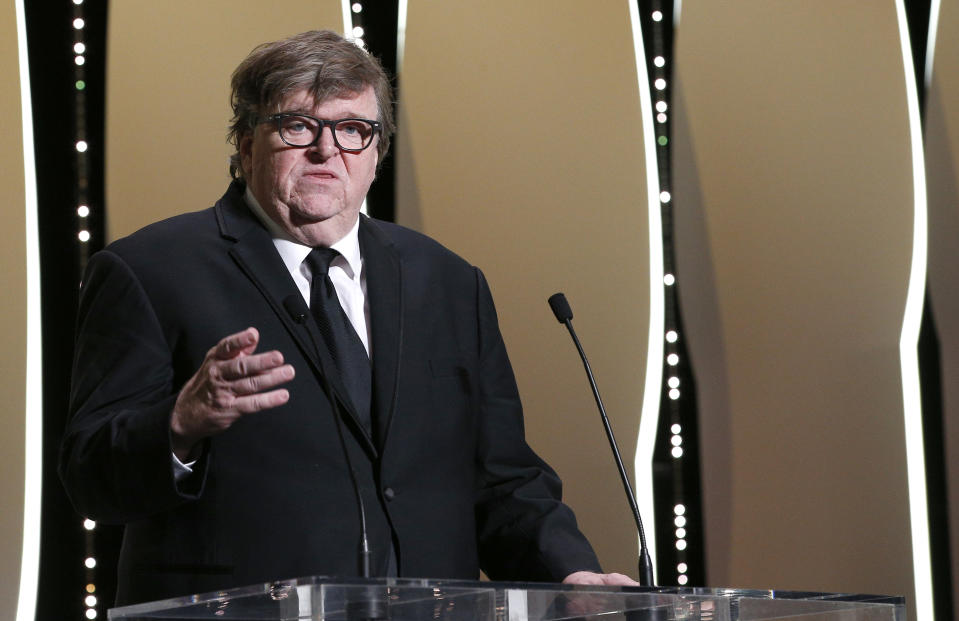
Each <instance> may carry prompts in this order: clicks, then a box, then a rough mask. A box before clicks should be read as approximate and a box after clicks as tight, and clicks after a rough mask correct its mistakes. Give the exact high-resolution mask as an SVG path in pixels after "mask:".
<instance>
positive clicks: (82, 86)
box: [76, 80, 87, 91]
mask: <svg viewBox="0 0 959 621" xmlns="http://www.w3.org/2000/svg"><path fill="white" fill-rule="evenodd" d="M76 87H77V90H78V91H82V90H83V89H85V88H86V87H87V83H86V82H84V81H83V80H77V83H76Z"/></svg>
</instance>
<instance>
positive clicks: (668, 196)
mask: <svg viewBox="0 0 959 621" xmlns="http://www.w3.org/2000/svg"><path fill="white" fill-rule="evenodd" d="M672 198H673V195H672V194H670V193H669V192H660V193H659V200H660V201H662V202H664V203H668V202H669V201H671V200H672Z"/></svg>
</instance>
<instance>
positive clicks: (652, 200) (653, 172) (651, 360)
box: [627, 0, 664, 576]
mask: <svg viewBox="0 0 959 621" xmlns="http://www.w3.org/2000/svg"><path fill="white" fill-rule="evenodd" d="M627 5H628V6H629V18H630V23H631V29H632V33H633V52H634V54H635V56H636V86H637V87H638V90H639V107H640V113H641V118H642V123H643V136H644V138H645V141H644V154H645V158H646V191H647V197H646V207H645V209H646V212H647V213H648V214H649V219H648V228H649V231H648V235H649V279H650V280H649V282H650V288H649V334H648V337H647V338H648V341H647V343H648V345H647V347H648V351H647V355H646V380H645V386H644V389H643V407H642V412H641V414H640V419H639V434H638V437H637V440H636V455H635V457H634V460H633V469H634V472H635V473H636V504H637V505H639V509H640V513H641V514H642V515H643V516H644V517H645V518H646V521H647V529H648V532H649V536H648V537H646V546H647V548H648V550H649V555H650V557H651V558H652V559H655V558H656V536H655V532H656V521H655V513H654V511H653V453H654V451H655V448H656V430H657V428H658V427H659V410H660V402H659V398H660V385H661V383H662V378H663V364H662V359H663V341H662V338H661V336H660V335H661V334H662V333H663V326H664V310H663V309H664V300H663V288H662V285H660V284H659V283H660V282H661V281H662V278H663V224H662V213H661V210H660V206H659V200H658V197H659V195H660V189H659V167H658V165H657V159H656V145H655V143H654V141H653V140H652V137H653V136H654V135H655V128H654V127H653V124H652V120H653V104H652V97H651V95H650V92H649V76H648V73H647V71H646V52H645V47H644V45H643V32H642V27H641V24H640V20H639V8H638V6H637V2H636V1H635V0H627ZM653 569H654V576H655V575H656V569H657V567H656V565H655V563H654V564H653Z"/></svg>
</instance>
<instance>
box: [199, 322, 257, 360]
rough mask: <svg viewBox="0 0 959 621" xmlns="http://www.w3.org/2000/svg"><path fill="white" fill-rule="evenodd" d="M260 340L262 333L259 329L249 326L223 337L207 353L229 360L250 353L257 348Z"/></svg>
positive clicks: (211, 356) (210, 355)
mask: <svg viewBox="0 0 959 621" xmlns="http://www.w3.org/2000/svg"><path fill="white" fill-rule="evenodd" d="M259 341H260V333H259V332H258V331H257V329H256V328H247V329H246V330H243V331H241V332H236V333H234V334H231V335H229V336H225V337H223V338H222V339H221V340H220V342H219V343H217V344H216V345H214V346H213V348H212V349H211V350H210V351H209V352H208V353H207V357H208V358H217V359H219V360H229V359H231V358H236V357H237V356H239V355H240V354H250V353H252V352H253V351H254V350H255V349H256V345H257V343H259Z"/></svg>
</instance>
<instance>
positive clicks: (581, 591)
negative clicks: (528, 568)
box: [109, 577, 906, 621]
mask: <svg viewBox="0 0 959 621" xmlns="http://www.w3.org/2000/svg"><path fill="white" fill-rule="evenodd" d="M905 614H906V613H905V600H904V598H902V597H890V596H882V595H851V594H827V593H807V592H791V591H758V590H740V589H700V588H685V587H623V588H620V587H595V586H588V587H585V586H569V585H558V584H538V583H509V582H468V581H451V580H411V579H394V578H387V579H371V580H361V579H349V580H343V579H337V578H324V577H311V578H300V579H297V580H283V581H279V582H273V583H269V584H260V585H254V586H249V587H242V588H238V589H231V590H229V591H219V592H214V593H205V594H200V595H192V596H188V597H180V598H175V599H168V600H163V601H159V602H151V603H146V604H137V605H134V606H125V607H123V608H114V609H113V610H111V611H110V613H109V618H110V619H111V621H153V620H159V619H191V620H197V621H198V620H202V619H244V620H249V621H252V620H257V621H285V620H295V619H304V620H305V619H309V620H312V621H385V620H390V621H413V620H417V621H421V620H427V619H432V620H442V621H558V620H560V619H579V618H597V619H599V618H602V619H604V620H606V619H628V620H630V621H634V620H636V621H639V620H643V621H646V620H649V621H652V620H655V621H674V620H683V621H765V620H767V619H782V618H788V619H791V620H795V621H824V620H834V619H841V620H842V621H905V618H906V617H905Z"/></svg>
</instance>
